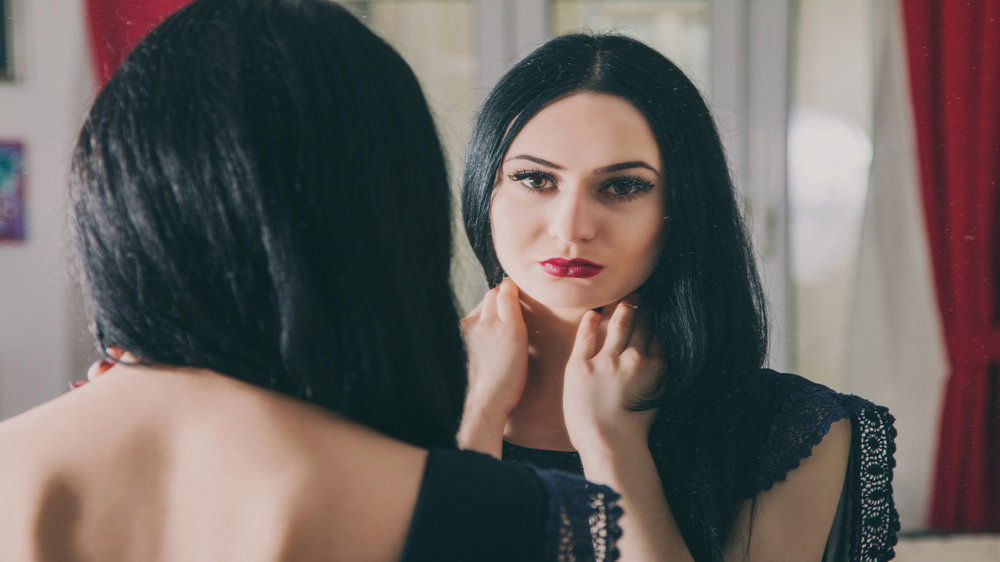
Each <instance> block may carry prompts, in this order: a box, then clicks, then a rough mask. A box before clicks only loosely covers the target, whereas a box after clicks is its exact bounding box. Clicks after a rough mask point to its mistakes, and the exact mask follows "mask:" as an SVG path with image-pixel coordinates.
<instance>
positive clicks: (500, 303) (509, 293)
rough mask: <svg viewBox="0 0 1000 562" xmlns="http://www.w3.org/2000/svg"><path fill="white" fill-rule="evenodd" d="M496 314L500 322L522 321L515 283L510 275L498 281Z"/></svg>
mask: <svg viewBox="0 0 1000 562" xmlns="http://www.w3.org/2000/svg"><path fill="white" fill-rule="evenodd" d="M497 316H498V317H499V318H500V321H501V322H522V323H523V322H524V316H523V315H522V314H521V300H520V299H519V298H518V290H517V285H515V284H514V282H513V281H511V280H510V277H507V278H506V279H504V280H503V281H502V282H501V283H500V291H499V292H498V293H497Z"/></svg>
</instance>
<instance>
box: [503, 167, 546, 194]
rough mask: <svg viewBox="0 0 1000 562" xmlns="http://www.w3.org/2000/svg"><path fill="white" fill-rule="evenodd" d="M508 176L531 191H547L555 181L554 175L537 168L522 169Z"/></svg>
mask: <svg viewBox="0 0 1000 562" xmlns="http://www.w3.org/2000/svg"><path fill="white" fill-rule="evenodd" d="M507 177H508V178H510V179H511V181H516V182H518V183H520V184H521V185H522V186H524V187H525V188H527V189H529V190H531V191H546V190H549V189H551V188H552V185H553V184H554V183H555V181H554V180H553V178H552V176H550V175H549V174H546V173H544V172H540V171H537V170H521V171H519V172H514V173H513V174H510V175H509V176H507Z"/></svg>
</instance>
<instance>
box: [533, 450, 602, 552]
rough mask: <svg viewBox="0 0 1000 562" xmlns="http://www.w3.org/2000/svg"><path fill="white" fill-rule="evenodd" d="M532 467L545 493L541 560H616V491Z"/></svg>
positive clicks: (574, 477) (576, 477) (559, 473)
mask: <svg viewBox="0 0 1000 562" xmlns="http://www.w3.org/2000/svg"><path fill="white" fill-rule="evenodd" d="M533 470H535V473H536V474H537V475H538V478H539V480H541V481H542V485H543V486H544V488H545V491H546V493H547V495H548V505H549V513H548V520H547V522H546V529H545V531H546V532H545V545H544V552H545V560H555V561H558V562H584V561H590V560H593V561H595V562H611V561H614V560H618V539H620V538H621V536H622V531H621V528H620V527H619V526H618V519H619V518H620V517H621V515H622V509H621V506H619V505H618V499H619V495H618V494H617V493H616V492H615V491H614V490H612V489H611V488H608V487H607V486H602V485H599V484H594V483H591V482H587V481H586V480H583V479H582V478H580V477H579V476H573V475H570V474H565V473H563V472H559V471H556V470H538V469H533Z"/></svg>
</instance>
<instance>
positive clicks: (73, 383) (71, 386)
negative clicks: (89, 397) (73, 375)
mask: <svg viewBox="0 0 1000 562" xmlns="http://www.w3.org/2000/svg"><path fill="white" fill-rule="evenodd" d="M85 384H87V381H70V382H69V389H70V390H75V389H77V388H80V387H81V386H83V385H85Z"/></svg>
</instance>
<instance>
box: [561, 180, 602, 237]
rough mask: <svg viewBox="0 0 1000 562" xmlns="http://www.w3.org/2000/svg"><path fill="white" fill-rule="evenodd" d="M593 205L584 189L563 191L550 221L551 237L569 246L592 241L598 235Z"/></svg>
mask: <svg viewBox="0 0 1000 562" xmlns="http://www.w3.org/2000/svg"><path fill="white" fill-rule="evenodd" d="M593 204H594V203H593V202H592V201H590V200H589V198H588V196H587V193H586V190H584V189H575V190H566V191H563V192H562V194H561V196H560V197H559V199H558V200H557V201H556V205H555V207H554V209H553V214H552V216H551V217H550V219H549V236H552V237H553V238H556V239H558V240H561V241H563V242H565V243H567V244H578V243H580V242H586V241H587V240H590V239H592V238H593V237H594V235H595V234H596V233H597V228H596V221H595V217H594V216H593V215H594V212H595V209H593Z"/></svg>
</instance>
